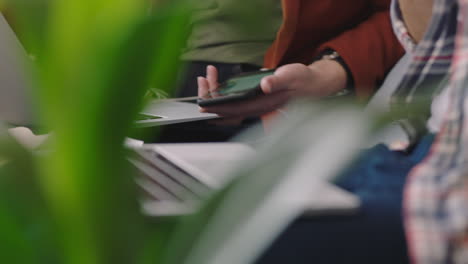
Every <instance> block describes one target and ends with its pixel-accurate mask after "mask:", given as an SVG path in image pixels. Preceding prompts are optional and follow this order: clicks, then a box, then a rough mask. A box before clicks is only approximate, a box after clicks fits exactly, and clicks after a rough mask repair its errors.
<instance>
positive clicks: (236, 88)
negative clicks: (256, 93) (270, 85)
mask: <svg viewBox="0 0 468 264" xmlns="http://www.w3.org/2000/svg"><path fill="white" fill-rule="evenodd" d="M273 73H274V71H273V70H271V71H259V72H254V73H246V74H242V75H238V76H235V77H233V78H231V79H229V80H227V81H226V82H225V83H223V84H221V85H220V87H219V89H218V93H219V94H220V95H228V94H234V93H243V92H248V91H250V90H252V89H255V88H258V87H259V86H260V81H261V80H262V79H263V78H264V77H266V76H269V75H272V74H273Z"/></svg>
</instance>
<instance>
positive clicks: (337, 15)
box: [265, 0, 403, 98]
mask: <svg viewBox="0 0 468 264" xmlns="http://www.w3.org/2000/svg"><path fill="white" fill-rule="evenodd" d="M390 1H391V0H282V4H283V24H282V26H281V28H280V30H279V31H278V34H277V38H276V41H275V42H274V43H273V45H272V46H271V47H270V49H269V50H268V52H267V54H266V56H265V67H268V68H273V67H277V66H279V65H283V64H287V63H294V62H300V63H305V64H309V63H310V62H312V60H313V58H314V57H315V56H316V55H317V54H318V53H319V52H320V51H322V50H323V49H326V48H332V49H334V50H336V51H337V52H338V53H339V54H340V55H341V56H342V58H343V59H344V61H345V62H346V64H347V65H348V66H349V68H350V70H351V72H352V75H353V78H354V84H355V87H356V93H357V95H358V96H359V97H360V98H366V97H368V96H370V95H371V94H372V92H373V90H374V89H375V87H377V85H378V83H379V82H381V81H382V80H383V79H384V77H385V74H386V72H387V71H388V70H389V69H390V68H391V67H392V66H393V65H394V64H395V63H396V62H397V61H398V59H399V58H400V57H401V56H402V55H403V48H402V47H401V45H400V43H399V42H398V40H397V39H396V37H395V36H394V33H393V30H392V26H391V22H390V15H389V8H390Z"/></svg>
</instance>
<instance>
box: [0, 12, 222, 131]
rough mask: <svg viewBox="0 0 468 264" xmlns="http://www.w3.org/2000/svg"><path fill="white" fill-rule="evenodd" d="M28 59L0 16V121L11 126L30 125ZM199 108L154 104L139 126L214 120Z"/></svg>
mask: <svg viewBox="0 0 468 264" xmlns="http://www.w3.org/2000/svg"><path fill="white" fill-rule="evenodd" d="M31 64H32V63H31V60H30V59H29V58H28V55H27V53H26V51H25V49H24V48H23V47H22V45H21V43H20V41H19V40H18V38H17V37H16V35H15V33H14V32H13V30H12V29H11V27H10V25H9V24H8V22H7V21H6V20H5V18H4V17H3V15H1V14H0V121H4V122H6V123H8V124H11V125H16V126H25V125H32V124H33V121H34V118H33V116H32V113H34V111H33V110H32V108H33V107H32V106H33V104H32V103H33V102H32V100H30V97H29V96H28V95H29V94H30V91H31V84H32V82H31V80H30V79H29V78H28V76H30V75H28V74H27V72H26V70H25V69H28V68H30V67H31V66H32V65H31ZM198 109H199V108H198V105H197V104H195V103H189V102H178V101H156V100H155V101H153V102H151V103H149V104H148V105H147V106H146V107H145V108H144V110H143V111H142V113H141V115H140V117H139V120H137V121H136V125H137V126H138V127H148V126H159V125H167V124H174V123H182V122H191V121H197V120H206V119H213V118H217V117H218V116H217V115H215V114H208V113H200V111H199V110H198Z"/></svg>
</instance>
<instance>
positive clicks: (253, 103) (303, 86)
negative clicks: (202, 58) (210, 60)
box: [198, 60, 346, 117]
mask: <svg viewBox="0 0 468 264" xmlns="http://www.w3.org/2000/svg"><path fill="white" fill-rule="evenodd" d="M345 85H346V71H345V70H344V69H343V68H342V66H341V65H340V64H339V63H337V62H335V61H332V60H320V61H317V62H315V63H313V64H311V65H309V66H306V65H303V64H299V63H295V64H288V65H285V66H282V67H279V68H278V69H277V70H276V71H275V73H274V74H273V75H270V76H267V77H265V78H263V79H262V81H261V83H260V86H261V89H262V91H263V93H264V95H261V96H258V97H255V98H252V99H249V100H245V101H240V102H233V103H226V104H220V105H216V106H210V107H204V108H202V109H201V111H202V112H210V113H216V114H218V115H220V116H226V117H231V116H242V117H247V116H258V115H261V114H265V113H268V112H271V111H273V110H276V109H278V108H280V107H282V106H283V105H284V104H286V103H287V102H288V101H289V100H290V99H292V98H298V97H312V98H320V97H323V96H327V95H331V94H333V93H336V92H338V91H340V90H342V89H344V88H345ZM218 87H219V84H218V72H217V70H216V68H215V67H213V66H208V67H207V76H206V78H205V77H199V78H198V96H199V97H201V98H205V99H206V98H210V97H216V96H218V95H217V89H218Z"/></svg>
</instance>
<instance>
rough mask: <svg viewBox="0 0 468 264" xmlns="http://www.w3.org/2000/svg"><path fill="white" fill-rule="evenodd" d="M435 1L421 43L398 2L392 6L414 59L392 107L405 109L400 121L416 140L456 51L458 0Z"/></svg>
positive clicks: (397, 26) (402, 38) (396, 27)
mask: <svg viewBox="0 0 468 264" xmlns="http://www.w3.org/2000/svg"><path fill="white" fill-rule="evenodd" d="M434 2H435V7H434V9H433V18H432V20H431V25H430V26H429V28H428V30H427V32H426V34H425V35H424V38H423V40H421V41H420V42H419V43H418V44H417V45H416V44H415V42H414V41H413V39H412V38H411V36H410V34H409V33H408V30H407V29H406V26H405V23H404V22H403V19H402V15H401V12H400V8H399V4H398V1H395V0H394V1H393V2H392V8H391V16H392V22H393V23H392V24H393V28H394V31H395V34H396V35H397V37H398V38H399V39H400V42H401V43H402V45H403V46H404V48H405V49H406V51H407V52H408V53H409V54H410V55H411V58H412V63H411V64H410V66H409V68H408V71H407V73H406V74H405V76H404V78H403V80H402V81H401V83H400V84H399V86H398V89H397V90H396V91H395V93H394V94H393V97H392V101H391V103H392V104H391V105H392V107H391V109H392V110H394V111H395V112H400V113H401V112H402V111H403V113H404V116H405V117H406V118H404V119H400V117H401V115H397V116H398V117H399V119H398V120H397V121H398V122H399V123H400V124H401V125H402V127H403V128H404V129H405V130H406V132H407V133H408V136H409V138H410V141H412V142H414V141H416V140H417V139H418V138H419V137H420V136H421V135H422V134H423V133H426V121H427V119H428V117H429V115H430V105H431V102H432V99H433V97H434V96H435V95H436V94H438V93H439V92H440V89H441V86H443V84H444V77H445V76H446V75H447V73H448V71H449V68H450V65H451V61H452V55H453V50H454V42H455V32H456V23H457V21H456V17H457V5H456V0H452V1H447V0H434ZM415 106H418V107H415ZM421 107H423V110H421Z"/></svg>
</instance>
